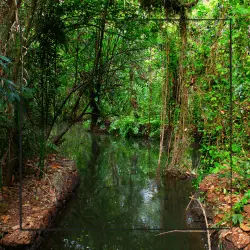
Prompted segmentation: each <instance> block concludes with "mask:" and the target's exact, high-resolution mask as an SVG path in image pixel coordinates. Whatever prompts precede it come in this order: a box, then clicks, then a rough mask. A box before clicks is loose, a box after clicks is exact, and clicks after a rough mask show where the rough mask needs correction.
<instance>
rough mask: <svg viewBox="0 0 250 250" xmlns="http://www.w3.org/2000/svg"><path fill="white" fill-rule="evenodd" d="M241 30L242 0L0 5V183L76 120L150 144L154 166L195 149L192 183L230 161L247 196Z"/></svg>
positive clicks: (39, 0)
mask: <svg viewBox="0 0 250 250" xmlns="http://www.w3.org/2000/svg"><path fill="white" fill-rule="evenodd" d="M230 19H231V21H230ZM230 28H232V31H230ZM249 32H250V28H249V6H248V2H247V1H246V0H222V1H219V0H210V1H208V0H178V1H173V0H165V1H163V0H149V1H146V0H85V1H81V0H57V1H51V0H31V1H22V0H2V1H1V2H0V161H1V175H0V176H1V183H0V184H1V187H2V185H9V184H11V182H12V181H13V180H14V179H15V180H16V179H17V180H18V178H19V174H18V163H19V162H18V159H19V156H20V149H21V148H22V159H21V160H22V161H24V160H26V159H31V158H33V157H39V168H40V169H41V171H42V170H43V168H44V159H45V157H46V155H47V154H48V153H50V152H52V151H55V150H57V147H58V146H59V145H60V144H61V143H62V142H63V139H64V135H65V134H66V133H67V132H68V131H69V130H70V129H71V128H72V126H74V125H76V124H82V126H83V127H85V128H86V129H90V130H91V131H92V132H105V133H110V134H116V135H120V136H124V137H129V136H132V137H143V138H148V139H149V140H153V139H155V140H159V161H158V163H159V164H158V165H159V168H158V173H162V172H164V169H165V168H178V169H184V170H186V169H190V168H192V166H191V165H190V164H188V162H187V161H186V156H187V154H188V149H189V148H190V145H196V144H198V145H199V150H200V155H201V158H200V164H199V169H195V170H194V171H196V172H197V173H198V182H199V181H201V180H202V178H203V177H204V176H205V175H206V174H208V173H215V172H216V171H219V170H220V169H222V168H227V167H229V166H230V164H231V163H232V166H233V170H234V171H235V172H236V173H237V174H238V176H240V178H239V179H238V180H237V183H235V185H236V186H237V192H243V193H244V192H247V185H246V184H245V183H244V182H243V181H242V180H243V179H244V178H248V177H249V162H248V163H247V158H248V156H249V127H248V125H249V120H248V116H247V114H248V112H249V96H248V93H249V72H250V71H249V36H250V33H249ZM230 37H231V38H232V44H231V43H230ZM230 46H232V51H231V49H230ZM231 56H232V57H231ZM231 60H232V61H231ZM230 66H232V71H231V69H230ZM231 73H232V79H231ZM231 101H232V102H231ZM232 125H233V126H232ZM232 127H233V130H232V129H231V128H232ZM163 153H164V154H165V153H166V154H167V155H168V158H167V160H166V162H164V166H165V167H164V169H161V168H160V165H161V164H160V162H161V161H162V154H163ZM231 153H232V154H231ZM23 170H24V173H25V169H23ZM41 174H42V172H41Z"/></svg>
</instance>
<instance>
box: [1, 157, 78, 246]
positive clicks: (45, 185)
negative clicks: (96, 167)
mask: <svg viewBox="0 0 250 250" xmlns="http://www.w3.org/2000/svg"><path fill="white" fill-rule="evenodd" d="M37 162H38V160H37V159H35V160H33V161H27V162H26V163H25V170H26V173H25V174H24V176H25V177H24V178H23V180H22V216H21V219H22V228H21V229H20V197H19V187H20V183H18V182H16V183H13V185H12V186H10V187H3V193H2V198H3V200H2V201H0V249H6V250H7V249H31V248H32V249H33V248H34V246H35V245H38V243H39V242H40V241H41V238H42V237H41V235H42V234H43V232H44V231H46V229H48V228H49V227H51V226H52V225H53V221H54V219H55V216H56V214H57V213H58V211H59V209H60V208H61V207H62V206H63V204H64V203H65V202H66V200H67V199H69V198H70V197H71V195H72V194H73V191H74V189H75V188H76V186H77V185H78V183H79V175H78V172H77V169H76V166H75V163H74V162H73V161H72V160H69V159H66V158H64V157H62V156H58V155H55V154H51V155H49V156H48V158H47V159H46V161H45V168H44V172H43V173H44V174H43V177H42V178H39V173H40V172H39V168H38V167H37V166H38V163H37ZM27 229H28V230H27ZM1 246H2V248H1Z"/></svg>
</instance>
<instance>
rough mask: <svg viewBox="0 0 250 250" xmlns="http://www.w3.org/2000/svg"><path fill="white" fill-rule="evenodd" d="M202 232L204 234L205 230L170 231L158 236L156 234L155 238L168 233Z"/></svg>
mask: <svg viewBox="0 0 250 250" xmlns="http://www.w3.org/2000/svg"><path fill="white" fill-rule="evenodd" d="M204 232H206V230H171V231H167V232H163V233H160V234H156V235H155V236H159V235H163V234H169V233H204Z"/></svg>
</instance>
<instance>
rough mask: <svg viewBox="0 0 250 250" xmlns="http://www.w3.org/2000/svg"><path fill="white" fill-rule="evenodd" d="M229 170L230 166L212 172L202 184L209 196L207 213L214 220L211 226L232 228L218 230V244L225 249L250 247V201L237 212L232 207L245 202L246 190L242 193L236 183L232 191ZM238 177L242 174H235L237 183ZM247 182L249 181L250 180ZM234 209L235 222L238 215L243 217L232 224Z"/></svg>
mask: <svg viewBox="0 0 250 250" xmlns="http://www.w3.org/2000/svg"><path fill="white" fill-rule="evenodd" d="M228 173H229V169H227V170H224V171H221V172H220V173H217V174H211V175H208V176H207V177H205V178H204V179H203V181H202V182H201V183H200V186H199V189H200V192H202V194H203V195H202V196H203V197H204V199H205V200H204V201H205V204H206V211H207V216H208V219H209V222H210V224H209V227H217V228H223V227H224V228H225V227H228V228H231V229H221V230H216V231H214V232H213V235H212V239H213V240H215V241H217V243H216V244H217V245H219V244H220V245H221V246H222V249H225V250H239V249H240V250H243V249H244V250H250V200H248V202H247V204H242V205H241V206H242V208H239V212H238V213H237V214H235V211H234V210H233V209H231V207H234V206H235V204H241V203H240V201H241V200H242V198H243V193H242V192H239V190H237V188H236V187H235V186H234V185H233V186H232V187H233V188H232V190H231V179H230V178H228V177H226V175H227V174H228ZM237 178H240V176H238V175H236V174H233V178H232V183H233V184H234V183H235V182H236V181H237ZM245 181H246V182H247V180H245ZM231 203H232V204H231ZM231 212H232V216H233V222H235V218H242V219H241V220H240V221H239V222H238V223H234V225H233V226H232V227H231V220H230V214H231ZM201 216H202V215H201ZM214 249H219V248H214Z"/></svg>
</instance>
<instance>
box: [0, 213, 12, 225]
mask: <svg viewBox="0 0 250 250" xmlns="http://www.w3.org/2000/svg"><path fill="white" fill-rule="evenodd" d="M9 218H10V216H9V215H2V216H1V219H2V221H3V223H7V221H8V220H9Z"/></svg>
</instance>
